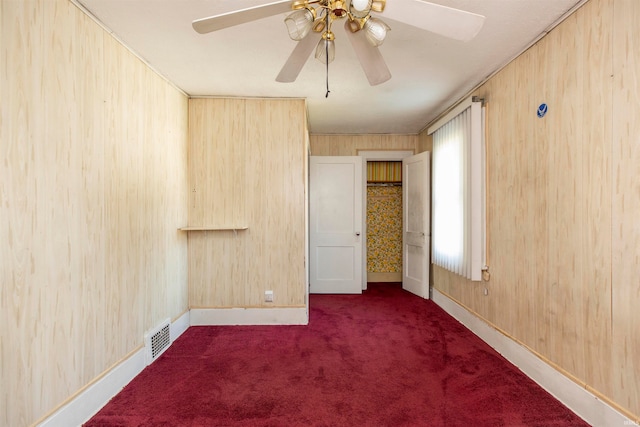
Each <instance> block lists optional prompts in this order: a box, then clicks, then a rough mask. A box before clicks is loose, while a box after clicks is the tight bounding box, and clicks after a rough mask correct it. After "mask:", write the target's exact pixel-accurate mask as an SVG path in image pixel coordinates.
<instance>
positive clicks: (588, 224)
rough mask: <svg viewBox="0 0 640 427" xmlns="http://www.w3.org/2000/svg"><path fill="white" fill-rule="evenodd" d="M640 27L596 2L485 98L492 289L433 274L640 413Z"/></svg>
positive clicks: (632, 10) (620, 9)
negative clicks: (544, 108)
mask: <svg viewBox="0 0 640 427" xmlns="http://www.w3.org/2000/svg"><path fill="white" fill-rule="evenodd" d="M614 10H615V15H614ZM639 20H640V5H638V4H637V2H634V1H631V0H598V1H590V2H588V3H587V4H585V6H583V7H582V8H580V9H579V10H578V11H577V12H576V13H575V14H573V15H572V16H570V17H569V18H568V19H567V20H566V21H565V22H563V23H562V24H561V25H560V26H558V27H557V28H556V29H554V30H553V31H552V32H551V33H550V34H549V35H547V36H546V37H545V38H544V39H542V40H541V41H540V42H539V43H537V44H536V45H535V46H533V47H532V48H531V49H529V50H528V51H527V52H525V53H524V54H523V55H521V56H520V57H519V58H518V59H516V60H515V61H514V62H512V63H511V64H510V65H509V66H507V67H506V68H505V69H503V70H502V71H501V72H500V73H498V74H497V75H496V76H495V77H493V78H492V79H491V80H490V81H489V82H488V83H486V84H485V85H484V86H483V87H482V88H480V89H479V90H478V93H477V95H480V96H482V97H484V98H485V99H486V100H487V117H488V122H487V135H488V140H487V163H488V176H487V186H488V189H487V204H488V213H487V215H488V220H487V233H488V236H487V239H488V263H489V265H490V271H491V280H490V281H489V282H485V283H481V284H478V283H472V282H468V281H466V280H463V279H461V278H459V277H457V276H455V275H453V274H450V273H448V272H445V271H443V270H441V269H439V268H437V267H436V268H434V286H435V287H436V288H438V289H439V290H441V291H442V292H444V293H446V294H448V295H450V296H451V297H452V298H454V299H456V300H458V301H460V302H461V303H462V304H464V305H465V306H467V307H469V308H470V309H471V310H472V311H475V312H476V313H478V314H479V315H481V316H483V317H484V318H485V319H487V320H488V321H489V322H490V323H492V324H494V325H495V326H497V327H498V328H500V329H501V330H503V331H505V332H507V333H508V334H509V335H511V336H513V337H514V338H515V339H516V340H518V341H520V342H521V343H523V344H526V345H527V346H528V347H530V348H531V349H533V350H534V351H536V352H537V353H539V354H540V355H541V356H542V357H543V358H545V359H547V360H549V361H551V362H553V363H554V364H556V365H557V366H559V367H560V368H561V369H562V370H564V371H566V372H568V373H569V374H571V375H572V376H573V377H574V378H576V379H577V380H578V381H581V382H582V383H583V384H584V385H585V386H586V387H588V388H589V389H591V390H594V391H595V392H596V393H597V394H599V395H600V396H602V397H603V398H604V399H606V400H608V401H609V402H610V403H612V404H613V405H614V406H618V407H620V408H622V409H623V410H624V411H627V413H629V414H640V408H639V406H638V405H639V404H640V403H639V402H640V394H639V393H640V391H639V384H640V378H639V377H638V375H639V374H638V372H639V365H638V363H637V360H640V333H638V330H639V329H638V327H637V325H638V324H640V318H639V317H638V315H637V314H636V312H637V310H634V309H633V307H637V306H638V303H639V298H640V285H639V283H640V282H638V279H637V277H638V276H640V274H639V273H640V264H639V263H638V262H636V261H637V260H638V259H640V254H639V252H638V248H639V247H640V238H639V237H638V236H639V235H640V234H639V233H637V232H636V231H637V212H638V211H640V197H637V195H638V194H640V191H636V190H637V189H638V188H640V178H639V177H640V174H639V173H638V168H637V166H636V165H637V164H639V163H640V158H639V156H640V150H638V149H637V147H638V146H639V144H638V141H640V128H639V127H638V126H637V124H636V122H637V120H636V119H637V113H638V110H639V108H640V102H639V101H640V92H638V91H637V90H636V89H637V84H636V82H637V80H638V78H639V76H638V69H639V66H640V61H639V59H638V58H640V48H639V47H640V44H638V43H637V40H638V39H639V38H640V34H639V33H638V30H637V22H639ZM612 58H615V60H613V59H612ZM543 102H544V103H547V104H548V106H549V111H548V113H547V115H546V116H545V117H544V118H542V119H539V118H537V117H536V116H535V112H536V108H537V106H538V105H539V104H541V103H543ZM612 135H613V136H612ZM634 260H635V261H634ZM484 287H486V288H487V289H488V290H489V295H488V296H486V297H484V296H481V293H480V291H481V290H482V288H484Z"/></svg>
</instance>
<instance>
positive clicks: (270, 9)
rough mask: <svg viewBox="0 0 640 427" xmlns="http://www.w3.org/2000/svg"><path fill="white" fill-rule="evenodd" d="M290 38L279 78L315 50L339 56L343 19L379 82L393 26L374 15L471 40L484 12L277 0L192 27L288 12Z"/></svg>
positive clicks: (368, 1) (392, 1)
mask: <svg viewBox="0 0 640 427" xmlns="http://www.w3.org/2000/svg"><path fill="white" fill-rule="evenodd" d="M291 10H293V12H292V13H290V14H289V15H288V16H287V17H286V18H285V24H286V26H287V29H288V31H289V37H291V38H292V39H293V40H296V41H298V44H297V45H296V47H295V48H294V49H293V52H292V53H291V55H290V56H289V58H288V59H287V61H286V63H285V64H284V66H283V67H282V70H280V73H279V74H278V76H277V77H276V81H278V82H283V83H288V82H293V81H295V80H296V78H297V77H298V74H300V71H301V70H302V67H303V66H304V64H305V63H306V62H307V59H308V58H309V56H311V53H312V52H313V51H314V47H315V57H316V59H318V60H319V61H321V62H323V63H325V64H327V66H328V64H329V63H330V62H331V61H332V60H333V59H334V57H335V45H334V43H335V41H334V40H335V36H334V34H333V32H332V31H331V28H332V24H333V22H334V21H337V20H340V19H344V20H345V24H344V27H345V33H346V34H347V38H348V39H349V40H350V41H351V44H352V46H353V49H354V50H355V52H356V55H357V57H358V60H359V61H360V64H361V65H362V68H363V70H364V72H365V74H366V76H367V79H368V80H369V84H371V86H375V85H378V84H381V83H384V82H385V81H387V80H389V79H390V78H391V73H390V72H389V68H388V67H387V65H386V63H385V61H384V59H383V57H382V55H381V53H380V51H379V50H378V46H380V45H381V44H382V43H383V42H384V39H385V37H386V34H387V31H389V30H390V27H389V26H388V25H387V24H386V23H384V21H382V20H381V19H379V18H377V17H376V16H375V15H374V14H382V13H383V15H384V16H385V18H388V19H390V20H394V21H399V22H403V23H405V24H408V25H412V26H414V27H417V28H420V29H422V30H426V31H430V32H432V33H436V34H439V35H442V36H445V37H449V38H452V39H455V40H460V41H469V40H471V39H473V38H474V37H475V36H476V35H477V34H478V32H479V31H480V29H481V28H482V25H483V24H484V19H485V18H484V16H482V15H478V14H475V13H471V12H467V11H464V10H460V9H454V8H450V7H447V6H442V5H439V4H435V3H430V2H426V1H421V0H389V1H388V3H387V0H293V1H291V0H279V1H271V2H266V3H264V4H262V5H258V6H254V7H250V8H246V9H240V10H236V11H232V12H227V13H223V14H219V15H214V16H210V17H207V18H202V19H198V20H195V21H193V24H192V25H193V28H194V30H196V31H197V32H198V33H200V34H206V33H210V32H213V31H218V30H222V29H224V28H228V27H232V26H235V25H239V24H243V23H246V22H251V21H255V20H258V19H261V18H266V17H269V16H273V15H277V14H280V13H286V12H288V11H291Z"/></svg>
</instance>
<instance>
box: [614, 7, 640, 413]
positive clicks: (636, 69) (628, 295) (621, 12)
mask: <svg viewBox="0 0 640 427" xmlns="http://www.w3.org/2000/svg"><path fill="white" fill-rule="evenodd" d="M614 4H615V6H614V8H615V16H614V22H615V25H614V30H613V31H614V36H613V40H614V43H613V49H614V51H613V52H614V91H613V94H614V95H613V97H614V98H613V99H614V101H613V102H614V107H613V111H614V121H613V153H612V156H613V162H612V165H613V196H612V199H613V200H612V202H613V203H612V204H613V227H612V230H613V240H612V241H613V245H612V246H613V247H612V262H613V266H612V267H613V268H612V273H613V276H612V285H613V295H612V303H613V307H612V314H613V343H612V347H611V349H612V351H613V363H612V372H611V373H610V375H611V377H612V378H613V381H614V383H613V397H614V399H615V401H616V402H619V403H620V404H621V405H622V406H623V407H625V408H629V409H630V410H631V411H633V413H635V414H637V415H638V418H640V327H639V325H640V310H638V307H640V227H639V226H638V224H639V222H638V221H639V220H638V218H639V213H640V170H639V169H638V165H640V121H638V115H639V114H640V86H639V85H638V82H640V26H638V22H640V21H639V20H640V4H639V3H638V2H637V1H635V0H617V1H615V3H614Z"/></svg>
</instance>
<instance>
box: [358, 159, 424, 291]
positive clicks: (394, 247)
mask: <svg viewBox="0 0 640 427" xmlns="http://www.w3.org/2000/svg"><path fill="white" fill-rule="evenodd" d="M413 154H414V153H413V151H409V150H406V151H358V155H359V156H360V157H362V161H363V167H362V169H363V180H362V181H363V185H364V188H363V205H362V206H363V221H362V223H363V230H364V231H363V255H364V256H363V257H362V258H363V266H362V277H363V278H365V280H363V289H366V288H367V282H396V283H397V282H402V276H403V274H402V268H403V258H402V250H403V229H402V218H403V208H402V206H403V201H402V160H403V159H405V158H409V157H411V156H412V155H413Z"/></svg>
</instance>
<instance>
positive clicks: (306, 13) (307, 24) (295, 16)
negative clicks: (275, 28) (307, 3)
mask: <svg viewBox="0 0 640 427" xmlns="http://www.w3.org/2000/svg"><path fill="white" fill-rule="evenodd" d="M315 18H316V11H315V10H314V9H309V8H303V9H298V10H296V11H294V12H293V13H291V14H289V16H287V17H286V18H285V19H284V23H285V24H286V25H287V31H288V32H289V37H291V39H292V40H296V41H300V40H302V39H303V38H305V37H306V35H307V34H309V31H311V27H312V26H313V21H314V20H315Z"/></svg>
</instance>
